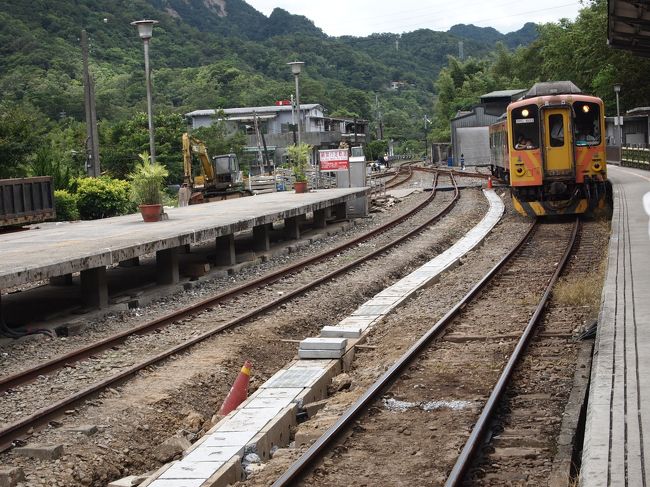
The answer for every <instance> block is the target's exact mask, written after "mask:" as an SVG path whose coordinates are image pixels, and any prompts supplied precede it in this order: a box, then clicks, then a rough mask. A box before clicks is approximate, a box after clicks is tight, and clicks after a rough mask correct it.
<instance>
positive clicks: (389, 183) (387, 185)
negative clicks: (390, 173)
mask: <svg viewBox="0 0 650 487" xmlns="http://www.w3.org/2000/svg"><path fill="white" fill-rule="evenodd" d="M407 169H408V173H407V176H406V178H404V179H402V180H400V181H397V178H399V177H400V176H403V175H404V171H403V170H402V168H401V167H400V168H399V170H398V171H397V174H396V175H395V176H394V177H392V178H391V179H389V180H388V181H386V183H385V186H384V187H385V188H386V189H391V188H394V187H396V186H399V185H400V184H404V183H406V182H407V181H410V180H411V178H412V177H413V168H412V167H411V166H408V167H407Z"/></svg>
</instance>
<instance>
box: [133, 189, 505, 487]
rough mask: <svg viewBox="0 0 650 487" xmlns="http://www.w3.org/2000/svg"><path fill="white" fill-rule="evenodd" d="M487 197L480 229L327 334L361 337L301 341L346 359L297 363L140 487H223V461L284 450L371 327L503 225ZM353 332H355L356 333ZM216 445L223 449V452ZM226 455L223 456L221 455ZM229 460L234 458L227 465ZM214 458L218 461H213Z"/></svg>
mask: <svg viewBox="0 0 650 487" xmlns="http://www.w3.org/2000/svg"><path fill="white" fill-rule="evenodd" d="M484 193H485V196H486V198H487V199H488V202H489V203H490V209H489V211H488V214H487V215H486V216H485V217H484V218H483V219H482V220H481V221H480V222H479V224H478V225H477V226H476V227H474V228H473V229H472V230H471V231H470V232H468V233H467V234H466V235H465V236H464V237H462V238H461V239H460V240H459V241H458V242H456V243H455V244H454V245H453V246H451V247H450V248H449V249H447V250H446V251H445V252H443V253H442V254H440V255H438V256H437V257H435V258H434V259H433V260H431V261H429V262H428V263H427V264H425V265H424V266H422V267H420V268H419V269H418V270H416V271H415V272H413V273H411V274H409V275H408V276H406V277H404V278H403V279H401V280H400V281H398V282H397V283H395V284H394V285H393V286H391V287H390V288H388V289H386V290H385V291H382V292H381V293H379V294H377V295H376V296H375V297H374V298H372V299H371V300H370V301H368V302H367V303H365V304H363V305H362V306H361V307H359V308H358V309H357V310H356V311H355V312H354V313H353V314H352V316H351V317H348V318H345V319H344V320H342V321H341V322H340V323H339V324H338V325H336V326H326V327H325V335H327V334H329V333H332V332H335V331H336V328H338V327H340V328H341V332H342V333H343V334H347V335H354V334H358V335H360V336H358V337H357V338H353V336H348V337H347V338H344V337H341V338H339V339H338V340H337V339H335V338H307V339H306V340H303V341H302V342H301V345H300V346H301V350H300V351H299V352H300V353H299V355H300V356H302V354H304V352H309V351H311V350H309V348H310V347H312V346H313V347H315V346H318V347H320V350H315V351H318V352H324V351H327V350H324V349H323V348H324V346H323V342H327V343H328V344H330V345H329V346H330V347H332V348H335V349H337V350H335V351H338V347H339V346H343V347H345V350H344V357H343V358H340V359H336V360H334V359H332V360H326V359H323V358H321V357H315V358H309V359H304V360H298V361H294V362H292V363H291V364H289V365H288V366H287V367H285V368H284V369H281V370H279V371H278V372H276V373H275V374H274V375H273V376H272V377H271V378H269V379H268V380H267V381H266V382H265V383H264V384H262V385H261V386H260V388H259V389H258V390H257V391H256V392H255V393H254V394H253V395H252V396H251V397H250V398H249V399H248V400H246V401H245V402H244V403H243V404H241V405H240V406H239V407H238V408H237V409H236V410H235V411H233V412H231V413H230V414H229V415H228V416H226V417H225V418H223V419H222V420H221V421H220V422H219V423H217V424H216V425H215V426H214V427H213V428H212V429H211V430H210V431H208V432H207V433H206V435H205V436H204V437H203V438H201V439H200V440H199V441H197V442H196V443H195V444H194V445H192V448H190V450H188V451H187V452H185V456H184V457H183V459H181V460H179V461H178V462H176V463H174V464H168V465H166V466H165V467H163V468H161V469H160V470H159V471H158V472H156V473H155V474H154V475H152V476H151V477H150V478H149V479H147V481H145V483H143V484H142V487H148V486H151V487H163V486H166V485H171V484H166V483H163V481H165V480H166V479H165V477H164V475H165V472H166V471H168V470H171V471H172V474H173V475H179V474H180V473H182V472H187V475H186V476H185V477H182V478H180V477H179V478H176V477H175V480H176V481H177V482H179V484H178V485H179V486H180V485H185V484H181V481H186V482H188V484H187V485H195V484H192V482H195V481H196V485H197V486H200V487H212V486H213V485H222V484H223V485H225V480H221V481H222V484H217V483H216V481H217V480H219V479H221V478H222V477H220V472H219V469H220V468H222V467H221V463H220V462H225V461H229V462H231V464H232V462H239V461H240V459H241V458H242V456H243V455H246V454H247V453H251V452H254V453H257V454H258V455H259V456H260V458H261V459H262V460H268V458H269V457H270V452H271V449H272V448H273V447H274V446H279V447H282V446H286V445H287V444H288V442H289V440H290V429H291V427H292V426H295V424H296V421H297V418H296V414H297V412H298V411H299V410H301V409H304V408H303V406H304V405H305V404H310V403H314V402H317V401H320V400H322V399H324V398H325V397H327V385H328V384H329V383H330V381H331V380H332V378H333V377H334V376H335V375H337V374H338V373H340V372H341V370H343V369H344V368H345V367H346V365H349V363H350V362H351V360H352V359H353V357H354V346H355V344H359V343H361V342H362V341H364V340H365V335H366V334H367V333H368V332H369V331H370V329H371V327H372V326H373V325H375V324H377V323H379V322H380V321H381V320H382V319H383V318H385V316H386V315H387V314H388V313H390V312H391V311H393V310H394V309H395V308H396V307H397V306H399V304H400V303H402V302H404V301H405V300H406V299H408V298H409V297H410V296H412V295H413V294H414V293H415V292H417V290H418V289H420V288H421V287H423V286H426V285H427V284H429V283H431V282H432V281H433V280H435V279H437V278H438V276H439V275H440V274H441V273H442V272H444V271H446V270H448V269H451V268H453V267H454V266H455V264H456V262H457V261H458V260H459V259H460V258H461V257H462V256H463V255H465V253H467V252H468V251H469V250H471V249H472V248H474V247H476V246H477V245H479V244H480V243H481V242H482V241H483V239H484V238H485V237H486V236H487V235H488V233H489V232H490V231H491V230H492V228H493V227H494V226H495V225H496V224H497V223H498V222H499V220H500V218H501V216H502V215H503V211H504V205H503V202H502V201H501V199H500V198H499V196H497V194H496V193H495V192H494V191H492V190H485V191H484ZM351 328H353V330H352V332H351V330H350V329H351ZM334 344H337V345H334ZM338 344H342V345H338ZM305 347H307V349H305ZM341 350H342V349H341ZM215 445H219V448H217V447H215ZM222 453H223V454H224V455H223V456H220V455H221V454H222ZM228 455H230V458H229V460H228V458H227V456H228ZM215 458H216V459H217V461H213V460H214V459H215ZM211 460H212V463H211V464H210V466H209V467H208V465H207V463H208V462H210V461H211ZM201 462H205V463H206V465H199V463H201ZM172 469H173V470H172ZM198 472H200V473H198ZM170 475H171V474H170ZM199 475H200V476H201V478H202V479H205V480H202V481H201V482H199V481H198V480H197V477H198V476H199ZM224 475H226V474H225V473H224ZM228 475H232V473H228ZM208 477H210V479H208ZM224 478H225V477H224ZM213 482H214V483H213Z"/></svg>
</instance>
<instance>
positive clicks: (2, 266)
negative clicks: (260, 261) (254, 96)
mask: <svg viewBox="0 0 650 487" xmlns="http://www.w3.org/2000/svg"><path fill="white" fill-rule="evenodd" d="M368 191H369V190H368V188H343V189H328V190H317V191H311V192H309V193H304V194H295V193H293V192H280V193H271V194H264V195H256V196H253V197H250V198H240V199H233V200H226V201H219V202H215V203H205V204H201V205H192V206H187V207H183V208H172V209H169V210H167V213H168V214H169V219H168V220H165V221H161V222H157V223H144V222H143V221H142V217H141V216H140V215H139V214H134V215H126V216H121V217H115V218H106V219H103V220H94V221H84V222H76V223H63V224H60V225H53V224H46V225H43V227H42V228H40V229H32V230H28V231H23V232H15V233H9V234H4V235H0V255H2V259H0V289H6V288H9V287H12V286H17V285H21V284H26V283H29V282H34V281H40V280H44V279H50V278H57V277H59V276H67V275H70V274H72V273H75V272H81V280H82V292H84V293H85V294H87V296H86V302H87V303H88V304H89V305H95V306H98V307H102V306H103V305H105V304H106V301H107V292H106V276H105V270H106V267H108V266H113V265H115V264H118V263H119V262H125V261H132V260H134V259H136V260H137V259H138V258H139V257H141V256H143V255H147V254H151V253H153V252H156V259H157V264H158V267H159V270H158V275H159V276H158V277H159V279H158V281H159V283H162V284H171V283H174V282H177V281H178V261H177V256H176V251H177V249H180V248H181V247H183V246H185V245H190V244H197V243H201V242H206V241H210V240H213V241H215V247H216V249H217V257H218V258H222V257H225V258H224V259H223V260H227V261H234V244H233V241H232V238H231V237H232V235H234V233H235V232H239V231H243V230H249V229H252V230H253V234H254V238H255V239H256V241H257V242H258V243H259V245H258V246H259V247H260V249H256V250H264V249H263V248H262V247H268V232H269V228H268V227H269V224H272V223H273V222H275V221H278V220H284V222H285V227H286V228H290V229H293V234H294V235H293V238H297V237H298V236H299V231H298V225H297V222H298V221H299V219H300V218H301V217H302V216H304V215H306V214H307V213H311V212H313V213H314V217H315V220H316V219H317V220H319V221H321V220H322V222H324V221H325V212H326V211H329V209H332V210H333V211H334V212H335V213H336V215H337V217H345V215H346V210H347V207H348V206H350V204H351V203H352V202H353V201H355V200H356V199H357V198H359V197H365V195H366V194H367V192H368Z"/></svg>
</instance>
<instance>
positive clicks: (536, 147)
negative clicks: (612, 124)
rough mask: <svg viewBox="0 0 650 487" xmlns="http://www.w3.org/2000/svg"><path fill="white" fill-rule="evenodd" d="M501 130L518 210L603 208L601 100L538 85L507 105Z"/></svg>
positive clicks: (564, 87) (564, 86) (569, 86)
mask: <svg viewBox="0 0 650 487" xmlns="http://www.w3.org/2000/svg"><path fill="white" fill-rule="evenodd" d="M505 129H506V130H507V133H508V142H507V143H508V153H509V167H508V176H509V183H510V186H511V190H512V198H513V203H514V205H515V208H516V209H517V211H519V212H520V213H522V214H524V215H530V216H540V215H551V214H574V213H585V212H588V211H591V210H593V209H595V208H597V207H603V206H604V205H605V198H606V192H607V183H606V180H607V168H606V161H605V141H604V137H603V134H604V130H605V127H604V107H603V102H602V100H600V99H599V98H596V97H593V96H588V95H584V94H582V93H581V92H580V90H579V89H578V88H577V87H576V86H575V85H574V84H573V83H571V82H553V83H538V84H536V85H535V86H534V87H533V88H532V89H531V90H530V91H529V92H528V93H527V94H526V95H525V97H524V98H523V99H521V100H519V101H516V102H513V103H511V104H510V105H509V106H508V109H507V121H506V127H505Z"/></svg>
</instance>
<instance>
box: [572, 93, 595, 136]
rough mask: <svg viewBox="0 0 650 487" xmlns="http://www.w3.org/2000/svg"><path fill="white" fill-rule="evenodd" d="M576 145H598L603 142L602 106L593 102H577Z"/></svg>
mask: <svg viewBox="0 0 650 487" xmlns="http://www.w3.org/2000/svg"><path fill="white" fill-rule="evenodd" d="M573 111H574V113H575V119H574V124H573V125H574V128H575V144H576V145H578V146H580V145H598V144H600V141H601V138H600V137H601V134H600V106H598V104H597V103H591V102H582V101H579V102H575V103H574V104H573Z"/></svg>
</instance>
